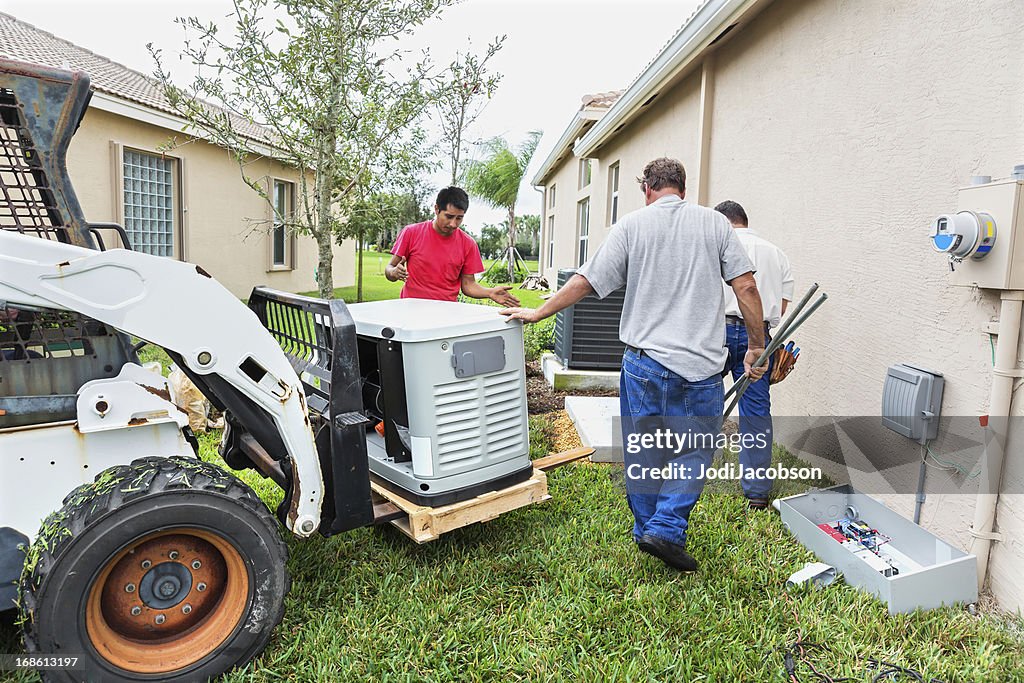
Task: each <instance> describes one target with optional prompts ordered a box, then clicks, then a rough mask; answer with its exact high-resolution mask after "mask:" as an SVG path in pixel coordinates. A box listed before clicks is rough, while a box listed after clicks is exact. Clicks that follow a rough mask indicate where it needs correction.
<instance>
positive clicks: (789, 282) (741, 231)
mask: <svg viewBox="0 0 1024 683" xmlns="http://www.w3.org/2000/svg"><path fill="white" fill-rule="evenodd" d="M733 232H735V233H736V236H737V237H739V238H740V244H742V245H743V249H744V250H745V251H746V252H747V256H749V257H750V260H751V261H752V262H753V263H754V281H755V282H757V291H758V292H760V293H761V308H762V309H764V319H765V320H766V321H767V322H768V323H769V324H770V325H771V326H772V327H778V325H779V322H780V321H781V319H782V300H783V299H785V300H786V301H792V300H793V272H792V270H790V267H789V259H788V258H786V255H785V254H784V253H783V251H782V250H781V249H779V248H778V247H777V246H775V245H774V244H772V243H771V242H769V241H768V240H766V239H765V238H763V237H761V236H760V235H758V234H757V233H756V232H755V231H753V230H751V229H750V228H734V229H733ZM722 286H723V287H724V288H725V314H726V315H732V316H736V317H737V318H740V317H743V315H742V313H740V306H739V304H738V303H737V302H736V295H735V294H733V291H732V287H730V286H729V285H727V284H725V282H724V281H723V283H722Z"/></svg>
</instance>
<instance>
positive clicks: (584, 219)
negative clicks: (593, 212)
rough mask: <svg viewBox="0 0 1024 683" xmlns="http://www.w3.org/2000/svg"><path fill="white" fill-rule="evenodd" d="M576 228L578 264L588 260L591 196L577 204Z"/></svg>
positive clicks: (580, 264)
mask: <svg viewBox="0 0 1024 683" xmlns="http://www.w3.org/2000/svg"><path fill="white" fill-rule="evenodd" d="M576 230H577V232H578V233H579V236H580V240H579V244H580V247H579V254H578V256H579V258H578V260H577V261H576V265H577V266H582V265H583V264H584V263H586V262H587V240H588V238H589V234H590V198H589V197H588V198H587V199H584V200H583V201H581V202H580V203H579V204H577V205H576Z"/></svg>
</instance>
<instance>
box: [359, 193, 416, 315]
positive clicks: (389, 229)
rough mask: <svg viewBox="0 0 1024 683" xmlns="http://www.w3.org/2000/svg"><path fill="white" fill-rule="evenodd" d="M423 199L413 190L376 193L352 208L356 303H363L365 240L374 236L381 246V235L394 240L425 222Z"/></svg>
mask: <svg viewBox="0 0 1024 683" xmlns="http://www.w3.org/2000/svg"><path fill="white" fill-rule="evenodd" d="M424 196H425V194H424V190H423V189H422V188H420V187H418V186H414V187H413V188H412V189H409V190H406V191H405V192H402V193H393V192H392V193H386V192H381V193H375V194H372V195H369V196H367V197H364V198H362V199H360V200H359V201H358V202H356V203H355V204H354V205H353V206H352V210H351V212H350V213H349V221H348V222H349V225H351V226H353V228H354V230H353V235H352V236H353V237H355V238H356V301H362V300H363V251H364V249H365V244H366V240H367V238H368V237H369V236H373V237H374V238H375V241H377V242H378V243H380V240H381V235H395V236H397V235H398V231H399V230H401V229H402V227H403V226H406V225H409V224H410V223H418V222H420V221H423V220H426V219H427V218H428V217H429V216H430V213H431V212H429V211H427V210H426V208H425V207H424V206H423V198H424ZM389 242H393V239H391V240H389ZM389 246H390V244H389Z"/></svg>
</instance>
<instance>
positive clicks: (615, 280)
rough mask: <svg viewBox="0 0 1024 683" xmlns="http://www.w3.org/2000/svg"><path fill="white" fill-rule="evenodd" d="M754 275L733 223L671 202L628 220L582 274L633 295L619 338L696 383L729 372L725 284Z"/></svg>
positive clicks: (603, 287)
mask: <svg viewBox="0 0 1024 683" xmlns="http://www.w3.org/2000/svg"><path fill="white" fill-rule="evenodd" d="M753 270H754V268H753V265H752V264H751V262H750V259H749V258H748V257H747V254H746V252H745V251H744V249H743V245H742V244H740V241H739V239H738V238H737V237H736V234H735V231H734V230H733V228H732V226H731V225H729V221H728V219H726V217H725V216H723V215H722V214H720V213H718V212H717V211H713V210H711V209H708V208H705V207H703V206H697V205H695V204H690V203H689V202H686V201H684V200H682V199H680V198H679V197H677V196H673V195H669V196H666V197H662V198H660V199H658V200H657V201H656V202H654V203H653V204H650V205H649V206H646V207H644V208H642V209H640V210H638V211H633V212H632V213H629V214H627V215H625V216H623V217H622V219H620V220H619V222H618V223H616V224H615V225H614V226H613V227H612V229H611V232H610V233H608V239H606V240H605V241H604V244H602V245H601V248H600V249H598V251H597V253H596V254H594V258H592V259H591V260H590V261H588V262H587V263H585V264H583V266H582V267H581V268H580V269H579V271H578V272H579V274H580V275H582V276H584V277H585V278H587V281H589V282H590V286H591V287H593V288H594V292H595V293H596V294H597V296H598V297H600V298H602V299H603V298H604V297H606V296H608V295H609V294H611V293H612V292H614V291H615V290H616V289H619V288H620V287H622V286H623V285H625V287H626V299H625V303H624V304H623V307H622V321H621V323H620V325H619V338H620V339H621V340H622V342H623V343H624V344H628V345H630V346H635V347H637V348H639V349H643V350H644V351H645V352H646V353H648V354H649V355H650V356H651V357H652V358H653V359H654V360H656V361H658V362H659V363H661V364H662V365H664V366H665V367H666V368H668V369H669V370H671V371H672V372H674V373H676V374H677V375H680V376H681V377H683V378H685V379H687V380H688V381H691V382H694V381H697V380H701V379H705V378H707V377H710V376H711V375H715V374H718V373H720V372H721V371H722V368H724V367H725V360H726V355H727V352H726V348H725V302H724V297H723V296H722V280H723V279H724V280H727V281H728V280H732V279H733V278H735V277H738V276H740V275H742V274H744V273H750V272H753Z"/></svg>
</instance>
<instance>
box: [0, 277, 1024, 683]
mask: <svg viewBox="0 0 1024 683" xmlns="http://www.w3.org/2000/svg"><path fill="white" fill-rule="evenodd" d="M367 271H368V272H367V274H368V277H367V282H366V286H367V292H368V293H370V292H375V294H374V295H373V298H386V297H387V296H397V290H398V286H397V285H393V284H391V283H386V281H384V278H383V276H382V275H376V274H373V273H371V272H370V271H371V269H370V268H368V269H367ZM382 281H383V282H382ZM387 287H393V288H394V289H393V290H389V289H386V288H387ZM389 292H391V293H390V294H388V293H389ZM337 293H338V295H339V296H341V297H343V298H345V297H346V295H350V293H351V290H350V288H343V289H339V290H337ZM537 294H538V293H536V292H524V293H523V296H521V298H523V299H524V300H529V301H531V303H532V301H533V299H532V298H530V299H527V296H530V297H533V296H536V295H537ZM367 298H370V296H368V297H367ZM537 301H538V302H539V298H538V299H537ZM153 355H154V356H156V354H155V353H154V354H153ZM530 428H531V433H530V440H531V455H532V456H533V457H538V456H540V455H543V454H545V453H546V452H547V451H548V450H549V449H550V444H551V437H552V433H551V432H552V429H553V427H552V422H551V418H550V417H549V416H545V415H540V416H531V418H530ZM218 439H219V433H216V432H212V433H208V434H204V435H201V436H200V443H201V457H203V458H204V459H206V460H210V461H213V462H219V458H218V456H217V455H216V444H217V441H218ZM776 457H777V459H779V460H782V461H788V460H789V459H790V456H788V455H787V454H786V453H785V452H783V451H777V453H776ZM787 464H792V463H789V462H787ZM241 476H242V478H243V479H244V480H245V481H246V482H248V483H249V484H250V485H251V486H253V487H254V488H255V489H256V490H257V491H258V492H259V493H260V495H261V497H262V498H263V499H264V500H265V501H266V502H267V503H268V505H270V507H271V509H274V508H275V507H276V505H277V503H278V502H279V501H280V500H281V496H282V493H281V491H280V490H278V489H277V488H276V486H275V485H273V484H271V483H269V482H267V481H266V480H263V479H262V478H260V477H259V476H258V475H256V474H255V473H253V472H251V471H248V472H243V473H242V474H241ZM622 481H623V470H622V467H621V466H616V465H593V464H585V463H582V464H574V465H570V466H567V467H564V468H561V469H558V470H555V471H553V472H551V473H549V486H550V492H551V495H552V499H551V500H549V501H547V502H545V503H542V504H538V505H533V506H531V507H529V508H525V509H521V510H517V511H514V512H511V513H508V514H505V515H502V516H500V517H498V518H497V519H495V520H492V521H490V522H487V523H486V524H475V525H472V526H470V527H466V528H464V529H460V530H457V531H455V532H452V533H450V534H447V535H445V536H443V537H442V538H440V539H439V540H437V541H435V542H432V543H428V544H425V545H422V546H419V545H416V544H415V543H413V542H412V541H411V540H409V539H408V538H406V537H405V536H403V535H401V534H400V533H398V532H397V531H396V530H394V529H392V528H390V527H383V528H375V529H360V530H357V531H353V532H349V533H346V534H342V535H339V536H336V537H332V538H329V539H324V538H319V537H318V538H314V539H310V540H308V541H297V540H294V539H289V541H288V545H289V547H290V552H291V557H290V559H289V563H288V568H289V571H290V573H291V576H292V579H293V583H292V589H291V592H290V593H289V595H288V597H287V611H286V614H285V617H284V621H283V622H282V624H281V625H280V626H279V627H278V628H277V630H276V631H275V634H274V637H273V639H272V640H271V643H270V645H269V647H268V648H267V649H266V651H265V652H264V653H263V655H262V656H261V657H260V658H259V659H258V660H257V661H255V662H253V663H252V664H250V665H249V666H247V667H245V668H244V669H242V670H239V671H235V672H232V673H230V674H228V675H227V676H225V678H224V680H226V681H231V682H233V683H243V682H244V683H271V682H277V681H324V682H329V681H330V682H333V681H346V682H347V681H368V682H377V681H410V682H419V681H428V682H438V683H440V682H447V681H452V682H462V681H493V680H503V681H562V680H565V681H587V682H590V681H619V680H621V681H715V682H718V681H725V682H729V681H786V680H792V679H787V677H786V676H784V675H783V673H782V672H783V654H782V652H781V650H780V649H781V648H786V647H789V646H790V645H792V644H793V643H794V642H795V641H797V640H798V639H802V640H803V641H804V642H813V643H820V644H822V645H824V646H825V647H826V648H827V649H815V650H813V651H810V652H809V654H808V657H807V658H806V659H804V660H800V659H799V658H798V662H797V663H798V667H799V668H798V680H799V681H815V680H827V679H816V678H814V677H813V675H812V674H811V671H810V668H809V666H810V665H813V666H814V667H815V668H816V669H817V670H818V671H820V672H822V673H825V674H828V675H829V676H831V677H833V678H835V679H836V680H839V678H840V677H844V676H848V677H851V678H850V679H848V680H852V681H861V682H865V683H867V682H870V681H872V680H873V679H874V677H875V676H876V675H877V674H878V671H877V670H872V669H869V667H868V659H869V658H875V659H878V660H883V661H887V662H892V663H895V664H899V665H902V666H904V667H910V668H913V669H915V670H917V671H919V672H920V673H921V674H922V675H923V679H913V678H910V677H906V678H900V679H895V678H886V679H884V680H886V681H892V680H906V681H910V680H924V681H929V680H930V679H932V678H934V679H937V680H942V681H1019V680H1024V665H1022V662H1024V659H1022V657H1021V652H1022V650H1024V620H1022V619H1021V618H1020V617H1011V616H1006V615H1001V614H999V613H996V612H982V613H981V615H979V616H972V615H971V614H969V613H968V612H967V611H966V610H965V609H962V608H957V607H952V608H944V609H939V610H933V611H930V612H925V613H916V614H906V615H897V616H890V615H889V614H888V613H887V611H886V608H885V606H884V605H883V604H882V603H881V602H879V601H877V600H875V599H873V598H870V597H869V596H867V595H865V594H864V593H861V592H860V591H858V590H856V589H854V588H851V587H849V586H847V585H845V584H843V583H841V582H837V583H835V584H833V585H832V586H830V587H828V588H826V589H824V590H820V591H813V590H799V591H796V592H794V593H792V594H791V593H788V592H786V590H785V589H784V585H785V581H786V578H787V577H788V576H789V575H790V574H792V573H793V572H794V571H796V570H798V569H799V568H800V567H801V566H802V565H803V563H804V562H807V561H812V560H813V559H814V557H813V556H812V554H811V553H810V552H808V551H807V550H806V549H804V548H803V547H802V546H801V545H800V544H798V543H797V542H796V541H795V540H794V539H793V538H792V537H791V536H790V534H789V533H788V532H787V531H786V529H785V528H784V527H783V525H782V523H781V522H780V520H779V517H778V515H777V514H776V513H774V512H771V511H768V512H761V513H749V512H748V511H747V510H746V509H745V505H744V502H743V499H742V497H741V496H740V495H739V493H738V486H737V485H736V484H735V482H715V483H714V486H712V485H709V487H708V490H707V491H706V492H705V495H704V497H703V498H702V499H701V502H700V503H699V504H698V506H697V508H696V509H695V511H694V513H693V516H692V517H691V523H692V529H691V535H690V544H689V548H688V549H689V550H690V552H691V553H692V554H693V555H694V556H695V557H696V558H697V560H698V561H699V562H700V563H701V571H700V572H699V573H697V574H694V575H682V574H679V573H677V572H675V571H673V570H671V569H668V568H666V567H665V566H664V565H662V563H661V562H659V561H657V560H655V559H653V558H651V557H648V556H646V555H643V554H641V553H640V552H638V551H637V549H636V547H635V545H634V544H633V542H632V540H631V536H630V528H631V526H632V516H631V514H630V512H629V509H628V507H627V505H626V502H625V499H624V495H623V493H624V488H623V484H622ZM815 483H818V484H820V483H822V482H788V483H787V485H786V487H785V488H784V490H783V491H782V493H784V494H791V493H796V492H799V491H801V490H805V489H806V488H808V487H809V486H811V485H812V484H815ZM12 619H13V615H11V613H10V612H8V613H6V614H5V615H0V653H2V652H19V651H21V645H20V641H19V636H18V632H17V630H16V628H15V627H14V625H13V623H12ZM6 675H7V676H8V678H7V679H3V676H2V675H0V679H3V680H13V681H35V680H38V678H37V677H36V676H35V675H34V674H32V675H29V674H17V675H15V674H12V673H10V672H7V673H6Z"/></svg>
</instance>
